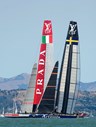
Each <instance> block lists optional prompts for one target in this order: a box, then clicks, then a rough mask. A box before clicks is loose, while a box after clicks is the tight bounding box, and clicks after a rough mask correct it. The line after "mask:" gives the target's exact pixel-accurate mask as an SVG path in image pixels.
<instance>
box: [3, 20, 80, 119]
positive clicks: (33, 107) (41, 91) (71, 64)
mask: <svg viewBox="0 0 96 127" xmlns="http://www.w3.org/2000/svg"><path fill="white" fill-rule="evenodd" d="M52 38H53V33H52V23H51V21H50V20H45V21H44V25H43V32H42V43H41V46H40V55H39V61H38V67H37V66H36V64H35V65H34V67H33V71H32V75H31V81H30V83H29V84H30V85H29V87H28V90H27V94H26V95H27V96H26V98H25V101H24V103H23V108H22V114H18V115H14V116H7V115H5V117H12V118H13V117H15V118H18V117H20V118H23V117H26V118H29V117H30V118H54V117H55V118H77V114H75V113H74V106H75V103H76V99H77V93H78V81H77V79H78V76H77V75H78V70H79V66H78V65H79V61H78V59H79V37H78V28H77V22H74V21H71V22H70V23H69V29H68V33H67V38H66V42H65V46H64V52H63V57H62V63H61V69H60V74H59V81H58V83H57V76H58V62H56V63H55V65H54V67H53V58H52V57H51V56H52V55H51V54H52V51H53V50H52V48H53V41H52ZM52 68H53V69H52ZM56 85H58V87H57V90H56Z"/></svg>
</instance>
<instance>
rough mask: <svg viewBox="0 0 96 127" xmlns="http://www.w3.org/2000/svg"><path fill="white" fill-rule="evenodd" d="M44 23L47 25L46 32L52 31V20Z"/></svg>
mask: <svg viewBox="0 0 96 127" xmlns="http://www.w3.org/2000/svg"><path fill="white" fill-rule="evenodd" d="M44 24H45V27H46V28H45V33H46V34H48V33H50V32H51V30H52V27H51V22H50V23H47V22H45V23H44Z"/></svg>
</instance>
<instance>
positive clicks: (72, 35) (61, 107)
mask: <svg viewBox="0 0 96 127" xmlns="http://www.w3.org/2000/svg"><path fill="white" fill-rule="evenodd" d="M78 54H79V52H78V29H77V23H76V22H74V21H71V22H70V24H69V29H68V34H67V38H66V43H65V48H64V53H63V58H62V64H61V70H60V77H59V84H58V86H59V87H58V92H57V99H58V101H57V105H58V110H57V111H58V112H59V113H64V114H67V113H68V114H72V113H73V111H74V105H75V101H76V96H77V94H76V93H77V72H78Z"/></svg>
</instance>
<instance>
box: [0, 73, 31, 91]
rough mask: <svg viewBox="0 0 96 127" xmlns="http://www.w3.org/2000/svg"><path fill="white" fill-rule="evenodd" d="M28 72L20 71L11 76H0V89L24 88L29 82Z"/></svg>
mask: <svg viewBox="0 0 96 127" xmlns="http://www.w3.org/2000/svg"><path fill="white" fill-rule="evenodd" d="M29 79H30V74H27V73H22V74H20V75H17V76H15V77H12V78H2V77H0V89H1V90H13V89H26V88H27V86H28V83H29Z"/></svg>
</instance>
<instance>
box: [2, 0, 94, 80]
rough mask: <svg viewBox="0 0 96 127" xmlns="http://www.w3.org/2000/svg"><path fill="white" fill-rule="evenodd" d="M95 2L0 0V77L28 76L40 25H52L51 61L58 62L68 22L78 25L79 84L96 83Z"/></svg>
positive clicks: (37, 45) (37, 50) (75, 0)
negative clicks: (45, 22) (80, 82)
mask: <svg viewBox="0 0 96 127" xmlns="http://www.w3.org/2000/svg"><path fill="white" fill-rule="evenodd" d="M95 13H96V0H73V1H71V0H40V1H39V0H0V77H5V78H10V77H13V76H16V75H19V74H21V73H31V70H32V66H33V64H34V63H35V62H37V61H38V56H39V49H40V44H41V39H42V27H43V21H44V20H46V19H48V20H51V21H52V28H53V40H54V59H55V61H56V60H59V61H60V60H61V58H62V53H63V49H64V44H65V39H66V35H67V30H68V26H69V22H70V21H76V22H77V24H78V32H79V41H80V72H81V76H80V77H81V79H80V80H81V81H82V82H92V81H96V58H95V55H96V39H95V37H96V14H95Z"/></svg>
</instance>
